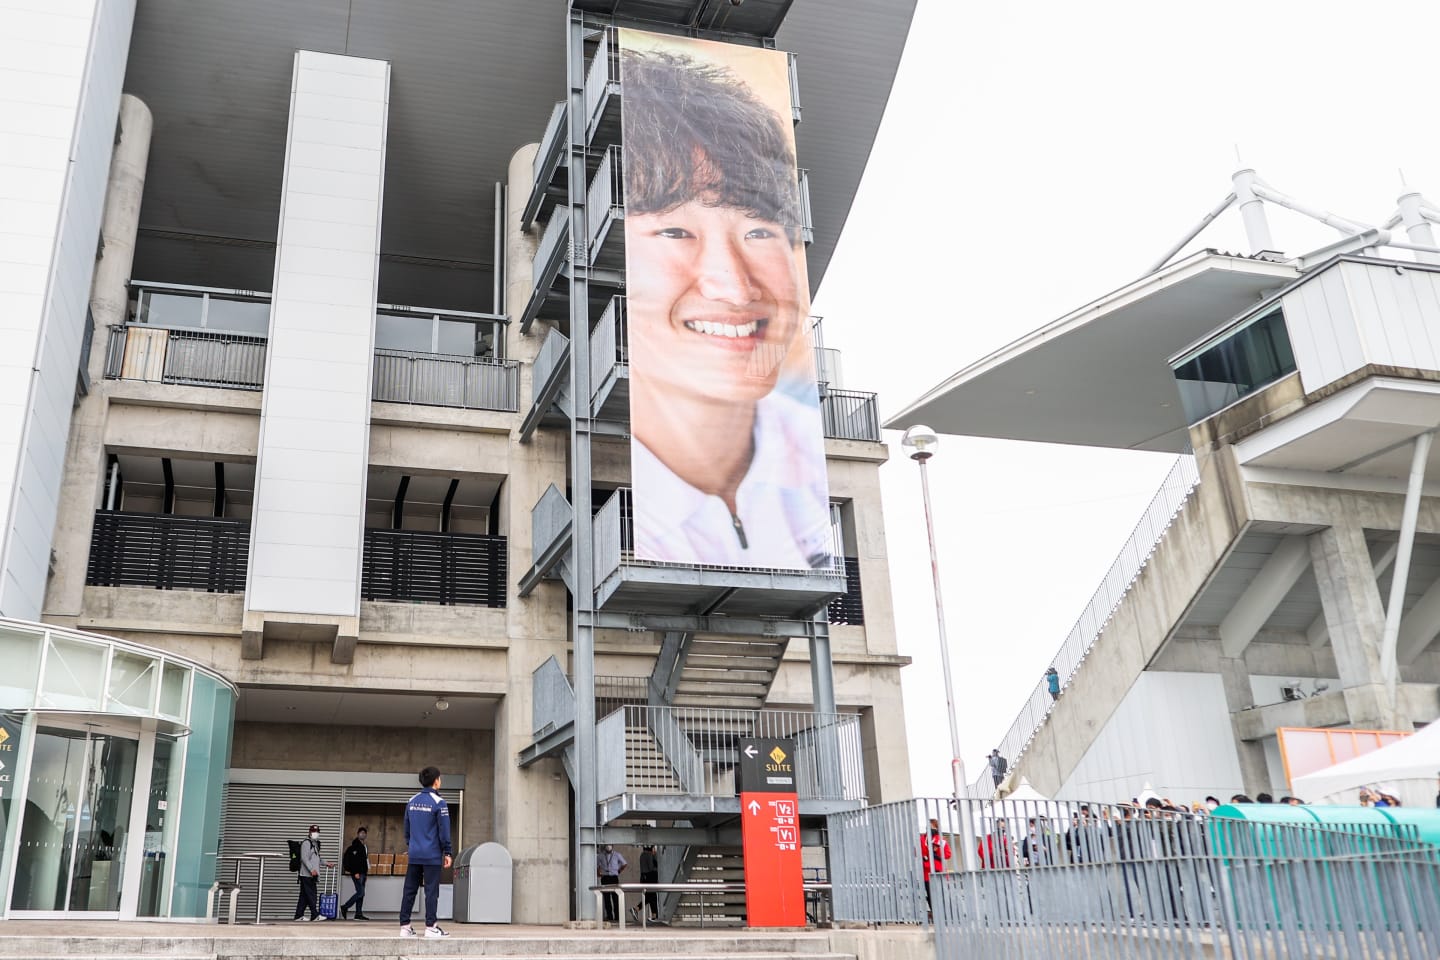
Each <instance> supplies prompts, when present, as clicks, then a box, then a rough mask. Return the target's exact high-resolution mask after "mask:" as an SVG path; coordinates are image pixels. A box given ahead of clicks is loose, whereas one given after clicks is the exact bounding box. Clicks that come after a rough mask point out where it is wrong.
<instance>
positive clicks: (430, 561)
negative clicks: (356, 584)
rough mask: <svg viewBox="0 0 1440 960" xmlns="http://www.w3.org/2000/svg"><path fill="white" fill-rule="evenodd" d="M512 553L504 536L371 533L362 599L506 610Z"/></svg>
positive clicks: (367, 541) (368, 542) (402, 532)
mask: <svg viewBox="0 0 1440 960" xmlns="http://www.w3.org/2000/svg"><path fill="white" fill-rule="evenodd" d="M508 553H509V551H508V550H507V547H506V540H505V538H504V537H498V536H492V535H489V534H475V533H425V532H422V531H415V530H382V529H369V530H366V531H365V565H364V569H363V575H362V579H361V584H360V595H361V596H362V597H363V598H364V599H366V600H382V601H394V602H401V603H440V604H468V605H471V606H481V607H503V606H505V583H506V568H507V561H508Z"/></svg>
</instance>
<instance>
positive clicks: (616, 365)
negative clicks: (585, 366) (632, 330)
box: [590, 297, 630, 395]
mask: <svg viewBox="0 0 1440 960" xmlns="http://www.w3.org/2000/svg"><path fill="white" fill-rule="evenodd" d="M628 326H629V325H628V324H627V323H626V322H625V298H624V297H612V298H611V299H610V304H609V306H607V307H606V308H605V312H604V313H602V314H601V315H600V319H599V321H598V322H596V324H595V332H594V333H592V334H591V335H590V389H591V392H592V395H599V393H600V391H601V390H602V389H604V387H605V384H606V378H607V377H608V376H609V375H610V372H611V371H612V370H614V371H615V373H616V375H617V376H618V375H621V374H623V373H625V372H627V371H628V370H629V365H630V339H629V334H628V332H627V331H628Z"/></svg>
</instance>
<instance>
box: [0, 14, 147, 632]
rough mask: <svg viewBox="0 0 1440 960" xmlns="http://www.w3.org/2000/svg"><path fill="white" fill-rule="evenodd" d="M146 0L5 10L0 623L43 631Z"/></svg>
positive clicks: (1, 54) (0, 139)
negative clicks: (125, 94)
mask: <svg viewBox="0 0 1440 960" xmlns="http://www.w3.org/2000/svg"><path fill="white" fill-rule="evenodd" d="M134 15H135V0H46V2H44V3H40V2H36V0H0V521H3V526H0V614H4V615H6V616H16V617H23V618H28V619H39V616H40V611H41V606H42V604H43V601H44V593H45V579H46V574H47V571H48V567H49V557H50V542H51V538H52V535H53V532H54V527H55V513H56V509H57V505H58V501H57V496H58V493H59V490H60V474H61V469H62V465H63V462H64V457H65V444H66V440H67V436H68V433H69V428H70V412H71V409H72V405H73V401H74V395H75V380H76V374H77V372H78V366H79V359H80V350H81V338H82V335H83V332H84V328H85V311H86V308H87V306H88V303H89V299H90V281H91V276H92V273H93V271H94V266H95V253H96V246H97V243H98V238H99V236H100V221H101V217H102V214H103V209H104V202H105V188H106V182H107V179H108V173H109V167H110V154H111V150H112V148H113V146H114V139H115V123H116V118H117V116H118V115H119V111H120V92H121V85H122V83H123V80H124V76H125V62H126V57H127V55H128V52H129V48H130V29H131V26H132V23H133V21H134Z"/></svg>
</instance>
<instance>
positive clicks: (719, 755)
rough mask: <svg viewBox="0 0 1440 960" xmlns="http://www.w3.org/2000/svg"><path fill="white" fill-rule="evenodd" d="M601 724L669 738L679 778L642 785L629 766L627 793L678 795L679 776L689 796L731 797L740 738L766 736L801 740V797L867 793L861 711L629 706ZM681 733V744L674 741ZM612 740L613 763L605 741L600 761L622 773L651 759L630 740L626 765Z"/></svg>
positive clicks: (668, 754) (615, 735) (617, 740)
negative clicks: (862, 749) (635, 763)
mask: <svg viewBox="0 0 1440 960" xmlns="http://www.w3.org/2000/svg"><path fill="white" fill-rule="evenodd" d="M602 723H608V724H613V725H614V727H616V728H619V727H624V728H628V729H630V730H635V729H641V730H645V731H648V732H649V733H650V734H651V735H652V736H654V737H656V738H657V740H659V739H660V737H661V736H662V735H663V736H664V740H665V742H666V743H668V744H669V746H665V747H664V751H663V752H664V755H665V758H666V760H667V761H668V762H669V763H670V765H671V768H672V769H673V771H674V774H675V777H674V779H673V780H672V779H671V778H670V777H669V776H668V775H664V774H657V775H654V776H650V777H649V780H646V776H649V775H642V776H641V780H640V782H636V779H635V776H636V772H635V771H631V772H630V775H629V778H628V781H627V786H626V788H625V789H626V792H630V793H636V792H639V793H645V792H660V793H674V792H676V791H677V786H676V782H675V781H678V782H679V783H680V784H682V785H683V789H684V792H685V793H687V794H690V795H695V796H721V797H733V796H734V795H735V767H736V765H737V764H738V763H739V757H740V740H741V738H745V737H765V738H784V739H793V740H794V741H795V757H794V764H795V773H796V776H795V785H796V792H797V793H798V794H799V796H800V799H802V800H863V799H864V798H865V764H864V757H863V754H862V752H861V742H860V717H859V716H858V715H856V714H843V713H812V712H810V711H806V710H731V709H719V708H715V709H712V708H706V707H667V706H652V705H630V706H625V707H623V708H621V710H617V711H616V712H615V713H613V714H611V715H610V716H609V717H607V718H605V720H604V721H602ZM676 734H679V737H678V739H679V740H680V741H682V742H679V743H676V742H675V741H674V740H672V739H671V738H672V737H674V736H675V735H676ZM607 743H608V744H609V745H610V748H611V750H612V751H616V752H612V753H611V754H610V757H611V758H612V759H608V761H607V760H606V759H605V757H604V753H605V747H604V745H602V747H601V750H602V762H608V763H609V764H611V765H614V766H616V767H618V768H619V769H620V770H628V768H629V766H630V761H631V760H632V759H634V760H637V761H638V760H643V759H647V758H644V757H641V756H640V755H639V752H638V750H639V749H641V748H632V745H631V744H630V742H629V741H625V742H624V751H623V759H624V763H623V764H621V763H620V757H619V755H618V751H619V748H620V745H621V743H622V736H621V735H620V734H619V731H618V730H614V731H612V735H611V737H610V739H609V740H608V741H607ZM677 748H678V749H677ZM615 772H619V771H615ZM609 782H611V783H617V782H618V778H617V777H612V779H611V780H610V781H609Z"/></svg>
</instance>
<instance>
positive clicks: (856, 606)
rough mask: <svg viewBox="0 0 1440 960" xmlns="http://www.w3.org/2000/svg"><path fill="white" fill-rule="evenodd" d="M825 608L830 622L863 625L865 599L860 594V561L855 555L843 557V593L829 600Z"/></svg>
mask: <svg viewBox="0 0 1440 960" xmlns="http://www.w3.org/2000/svg"><path fill="white" fill-rule="evenodd" d="M826 610H827V611H828V613H829V617H830V622H831V623H844V624H849V625H850V626H855V627H858V626H863V625H864V623H865V601H864V599H863V598H862V597H861V596H860V561H859V559H857V558H856V557H846V558H845V593H844V594H843V595H841V596H838V597H836V598H835V599H834V600H831V601H830V606H829V607H827V608H826Z"/></svg>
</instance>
